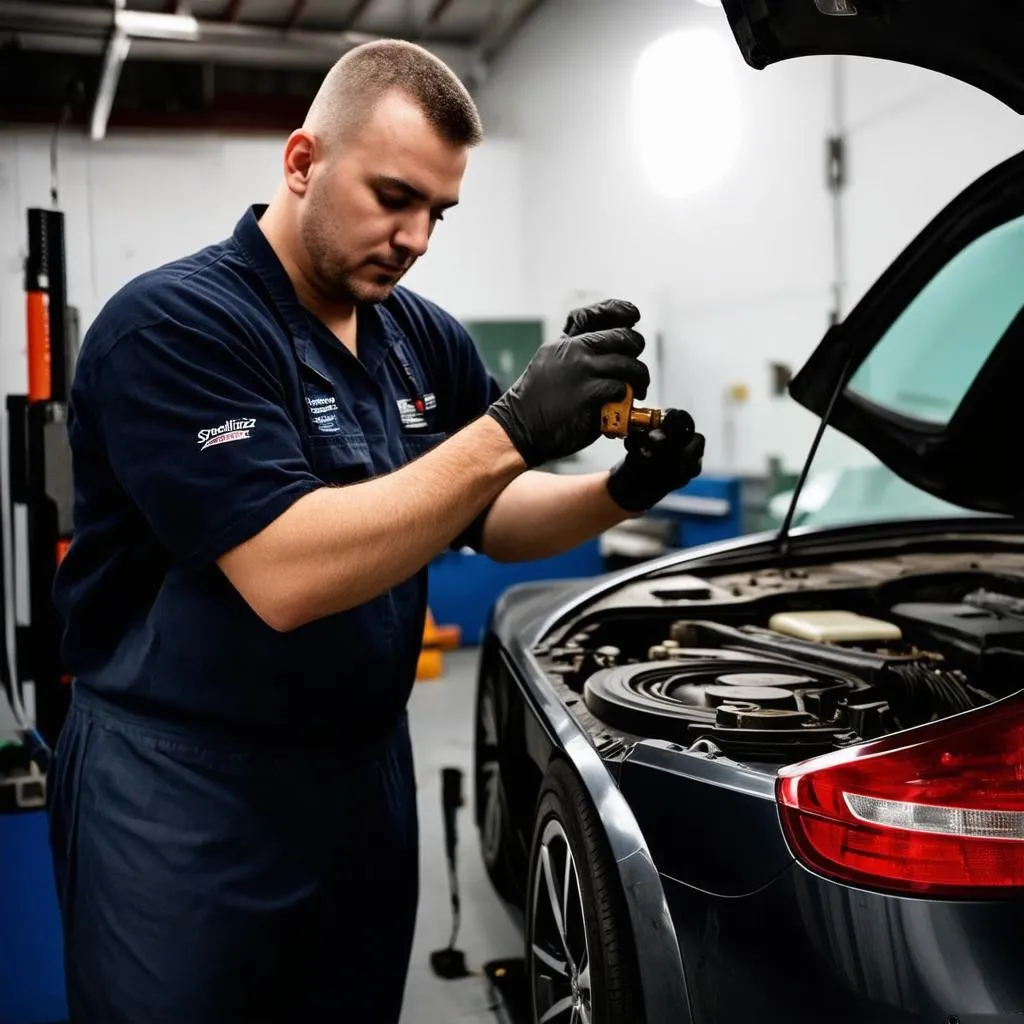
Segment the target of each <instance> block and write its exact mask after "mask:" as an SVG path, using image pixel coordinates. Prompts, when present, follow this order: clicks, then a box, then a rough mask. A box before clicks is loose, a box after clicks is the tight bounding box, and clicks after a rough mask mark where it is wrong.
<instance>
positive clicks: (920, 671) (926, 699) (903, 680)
mask: <svg viewBox="0 0 1024 1024" xmlns="http://www.w3.org/2000/svg"><path fill="white" fill-rule="evenodd" d="M880 685H881V686H882V687H884V688H885V689H886V690H887V691H889V692H888V694H887V695H888V697H889V703H890V705H891V707H892V711H893V714H894V715H896V717H897V719H898V720H899V721H900V724H901V725H904V726H910V725H920V724H922V723H923V722H927V721H930V720H931V719H932V718H933V717H934V715H935V714H936V713H938V714H941V715H951V714H958V713H959V712H961V711H970V710H971V708H973V707H975V706H976V700H978V699H980V698H975V697H974V696H973V695H972V694H971V693H970V692H969V690H968V688H967V681H966V678H965V677H964V676H963V674H962V673H960V672H956V671H953V672H943V671H934V670H932V669H930V668H926V667H925V666H924V665H891V666H889V667H888V670H887V671H886V672H885V673H884V678H883V679H882V680H880Z"/></svg>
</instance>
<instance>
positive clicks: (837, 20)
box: [722, 0, 1024, 113]
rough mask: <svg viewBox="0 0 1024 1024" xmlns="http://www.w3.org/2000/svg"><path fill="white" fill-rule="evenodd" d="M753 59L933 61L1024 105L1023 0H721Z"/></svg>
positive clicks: (926, 64) (1020, 108) (1022, 108)
mask: <svg viewBox="0 0 1024 1024" xmlns="http://www.w3.org/2000/svg"><path fill="white" fill-rule="evenodd" d="M722 6H723V7H724V8H725V12H726V15H727V16H728V18H729V23H730V25H731V26H732V30H733V34H734V35H735V36H736V41H737V43H738V44H739V47H740V50H741V51H742V53H743V57H744V59H745V60H746V61H747V63H748V64H750V65H751V66H752V67H755V68H758V69H761V68H764V67H767V66H768V65H769V64H774V63H776V62H778V61H781V60H788V59H790V58H792V57H806V56H812V55H820V54H848V55H850V56H857V57H877V58H880V59H884V60H892V61H898V62H900V63H904V64H914V65H917V66H918V67H923V68H929V69H931V70H933V71H938V72H941V73H942V74H946V75H950V76H951V77H953V78H958V79H960V80H961V81H964V82H968V83H969V84H971V85H973V86H976V87H977V88H979V89H983V90H984V91H985V92H988V93H991V94H992V95H993V96H995V97H997V98H998V99H1000V100H1001V101H1002V102H1003V103H1005V104H1007V105H1008V106H1010V107H1011V108H1013V109H1014V110H1016V111H1017V112H1018V113H1024V5H1022V4H1020V3H1019V2H1017V0H722Z"/></svg>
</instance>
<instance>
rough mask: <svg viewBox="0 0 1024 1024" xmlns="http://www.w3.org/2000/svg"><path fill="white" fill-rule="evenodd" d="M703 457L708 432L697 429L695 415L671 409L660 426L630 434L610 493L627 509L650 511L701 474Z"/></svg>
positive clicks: (610, 485) (613, 474)
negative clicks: (704, 432) (705, 434)
mask: <svg viewBox="0 0 1024 1024" xmlns="http://www.w3.org/2000/svg"><path fill="white" fill-rule="evenodd" d="M703 458H704V435H703V434H698V433H696V432H695V430H694V423H693V417H692V416H690V414H689V413H688V412H684V411H683V410H682V409H667V410H666V411H665V415H664V416H663V417H662V420H661V425H660V426H659V427H658V428H657V429H656V430H652V431H650V433H647V434H634V435H630V436H629V437H627V438H626V457H625V458H624V459H623V460H622V461H621V462H620V463H619V464H618V465H617V466H615V468H614V469H612V471H611V474H610V475H609V477H608V493H609V494H611V496H612V499H613V500H614V501H615V503H616V504H617V505H619V506H620V507H621V508H623V509H625V510H626V511H627V512H646V511H647V509H649V508H651V507H652V506H653V505H656V504H657V503H658V502H659V501H661V499H662V498H664V497H665V495H666V494H668V493H669V492H670V491H675V490H678V489H679V488H680V487H685V486H686V485H687V484H688V483H689V482H690V481H691V480H693V479H694V477H697V476H699V475H700V471H701V468H702V460H703Z"/></svg>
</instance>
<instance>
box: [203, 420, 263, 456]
mask: <svg viewBox="0 0 1024 1024" xmlns="http://www.w3.org/2000/svg"><path fill="white" fill-rule="evenodd" d="M255 426H256V420H255V419H242V420H227V421H226V422H224V423H222V424H221V425H220V426H219V427H207V428H206V429H204V430H200V431H199V433H198V435H197V437H198V440H197V442H196V443H197V444H198V445H199V450H200V451H205V450H206V449H207V448H212V447H213V446H214V445H215V444H227V443H228V442H229V441H244V440H246V439H247V438H248V437H249V436H250V435H251V433H252V429H253V427H255Z"/></svg>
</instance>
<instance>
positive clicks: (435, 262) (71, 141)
mask: <svg viewBox="0 0 1024 1024" xmlns="http://www.w3.org/2000/svg"><path fill="white" fill-rule="evenodd" d="M282 142H283V140H282V139H280V138H276V137H255V138H240V137H234V136H231V137H219V136H216V135H178V134H175V135H166V136H158V135H150V134H141V133H122V134H112V135H110V136H109V137H108V138H106V139H105V140H103V141H102V142H98V143H92V142H90V141H89V140H87V139H85V138H83V137H81V136H77V135H68V136H66V137H65V138H64V139H62V142H61V147H60V164H59V187H60V194H59V200H60V201H59V205H60V207H61V209H63V210H64V211H65V215H66V235H67V265H68V301H69V302H70V303H71V304H72V305H75V306H77V307H78V308H79V311H80V314H81V318H82V325H83V329H84V328H85V327H87V326H88V324H89V323H90V322H91V321H92V319H93V317H94V316H95V315H96V313H97V311H98V310H99V309H100V307H101V306H102V305H103V303H104V302H105V301H106V300H107V298H109V296H110V295H111V294H112V293H113V292H114V291H115V290H116V289H117V288H118V287H120V286H121V285H122V284H123V283H124V282H125V281H127V280H128V279H129V278H131V277H132V276H133V275H135V274H137V273H139V272H141V271H143V270H146V269H148V268H150V267H153V266H157V265H158V264H160V263H163V262H165V261H167V260H171V259H175V258H176V257H179V256H182V255H185V254H186V253H189V252H192V251H194V250H195V249H198V248H200V247H202V246H204V245H206V244H208V243H210V242H213V241H217V240H218V239H220V238H222V237H224V236H225V235H227V234H229V233H230V232H231V230H232V228H233V227H234V224H235V222H236V221H237V219H238V217H239V216H240V215H241V214H242V213H243V212H244V210H245V208H246V206H247V205H248V204H249V203H258V202H265V201H267V200H269V198H270V196H271V194H272V192H273V190H274V188H275V186H276V183H277V181H278V178H279V175H280V166H281V150H282ZM521 183H522V172H521V166H520V154H519V152H518V146H517V144H516V143H515V142H512V141H507V140H502V139H500V138H497V139H493V140H488V142H487V143H486V144H485V145H484V146H482V147H481V148H480V149H479V150H478V151H476V152H475V153H474V154H473V160H472V163H471V166H470V169H469V171H468V172H467V175H466V179H465V182H464V186H463V197H462V198H463V202H462V203H461V204H460V206H459V208H458V209H456V210H454V211H452V212H450V213H448V214H447V215H446V217H445V221H444V223H443V224H442V225H441V226H440V228H439V229H438V231H437V233H436V234H435V239H434V243H433V245H432V247H431V252H430V253H429V256H428V258H426V259H425V260H424V261H423V263H422V264H421V266H419V267H417V268H415V269H414V270H413V272H412V273H410V274H409V276H408V279H407V283H408V284H409V285H410V287H414V288H418V289H420V290H422V291H423V292H424V293H425V294H427V295H429V296H430V297H431V298H434V299H436V300H437V301H439V302H441V303H444V304H447V305H448V307H449V308H450V309H451V310H452V312H454V313H455V314H456V315H458V316H462V317H466V318H487V317H502V316H512V315H522V314H523V313H524V310H525V311H526V312H529V310H528V309H526V307H527V305H528V303H527V301H526V295H525V290H524V288H523V279H522V268H523V266H524V264H525V262H526V261H525V260H524V258H523V247H522V236H521V230H520V217H519V211H520V209H521V206H522V199H521V195H520V189H521ZM49 205H50V171H49V135H48V133H45V132H42V131H31V130H19V131H0V388H2V389H3V391H4V393H8V392H12V391H14V392H17V391H23V390H24V388H25V386H26V384H25V375H26V372H27V371H26V364H25V310H24V282H23V261H24V258H25V252H26V244H27V243H26V215H25V210H26V208H27V207H30V206H49Z"/></svg>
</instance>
